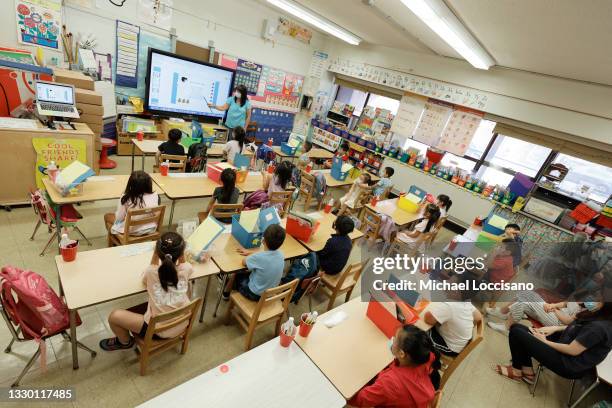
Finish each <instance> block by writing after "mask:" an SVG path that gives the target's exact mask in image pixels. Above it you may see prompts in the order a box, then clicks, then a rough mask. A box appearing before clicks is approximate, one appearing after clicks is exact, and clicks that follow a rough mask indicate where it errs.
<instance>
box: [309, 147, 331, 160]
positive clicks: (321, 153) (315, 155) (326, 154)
mask: <svg viewBox="0 0 612 408" xmlns="http://www.w3.org/2000/svg"><path fill="white" fill-rule="evenodd" d="M308 157H309V158H311V159H313V160H315V159H331V158H332V157H334V154H333V153H332V152H330V151H329V150H325V149H321V148H319V147H313V148H312V149H310V151H309V152H308Z"/></svg>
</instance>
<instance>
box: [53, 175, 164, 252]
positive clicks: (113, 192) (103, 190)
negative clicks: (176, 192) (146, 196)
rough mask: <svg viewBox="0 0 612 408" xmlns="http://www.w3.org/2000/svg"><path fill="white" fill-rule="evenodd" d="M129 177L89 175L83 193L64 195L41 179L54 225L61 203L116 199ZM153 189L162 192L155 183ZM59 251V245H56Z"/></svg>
mask: <svg viewBox="0 0 612 408" xmlns="http://www.w3.org/2000/svg"><path fill="white" fill-rule="evenodd" d="M129 178H130V176H129V175H127V174H120V175H118V174H115V175H112V176H93V177H89V178H88V179H87V180H86V181H85V182H84V183H83V194H79V195H74V196H66V197H63V196H62V195H61V194H60V193H59V192H58V191H57V190H56V189H55V187H54V186H53V185H52V183H51V180H49V179H48V178H45V179H43V183H44V185H45V189H46V190H47V193H48V194H49V198H50V199H51V203H49V204H51V205H53V206H54V211H55V214H56V216H55V218H56V219H55V222H56V224H55V225H60V220H59V217H60V211H57V209H58V208H59V206H60V205H62V204H75V203H85V202H91V201H101V200H112V199H117V198H119V197H121V196H122V195H123V192H124V191H125V186H126V185H127V182H128V179H129ZM153 190H154V191H155V192H156V193H157V194H162V193H163V191H162V189H160V188H159V187H157V186H156V185H153ZM56 235H57V242H58V244H59V241H60V228H56ZM58 251H59V245H58Z"/></svg>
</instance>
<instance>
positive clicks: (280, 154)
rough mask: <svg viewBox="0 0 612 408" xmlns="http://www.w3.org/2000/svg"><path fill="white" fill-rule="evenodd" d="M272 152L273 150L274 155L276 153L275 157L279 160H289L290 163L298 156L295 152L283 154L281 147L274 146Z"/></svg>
mask: <svg viewBox="0 0 612 408" xmlns="http://www.w3.org/2000/svg"><path fill="white" fill-rule="evenodd" d="M272 150H273V151H274V153H276V155H277V156H278V157H280V158H281V159H289V160H291V161H292V162H293V160H295V158H296V157H298V156H299V155H298V153H297V151H296V152H295V154H287V153H284V152H283V151H282V150H281V147H280V146H274V147H272Z"/></svg>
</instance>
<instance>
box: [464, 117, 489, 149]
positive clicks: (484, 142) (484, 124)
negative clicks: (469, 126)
mask: <svg viewBox="0 0 612 408" xmlns="http://www.w3.org/2000/svg"><path fill="white" fill-rule="evenodd" d="M495 125H496V123H495V122H493V121H490V120H484V119H483V120H481V121H480V125H478V129H476V133H475V134H474V138H472V141H471V143H470V145H469V146H468V149H467V150H466V151H465V155H464V156H468V157H472V158H474V159H480V158H481V157H482V155H483V154H484V152H485V150H486V149H487V146H488V145H489V143H490V142H491V138H492V137H493V129H495Z"/></svg>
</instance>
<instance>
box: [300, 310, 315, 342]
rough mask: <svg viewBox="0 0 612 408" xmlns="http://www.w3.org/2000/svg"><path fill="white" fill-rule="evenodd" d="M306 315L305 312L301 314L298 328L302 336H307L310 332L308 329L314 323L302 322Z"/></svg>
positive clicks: (310, 328)
mask: <svg viewBox="0 0 612 408" xmlns="http://www.w3.org/2000/svg"><path fill="white" fill-rule="evenodd" d="M306 316H307V314H306V313H304V314H303V315H302V318H301V322H300V326H299V330H298V333H299V335H300V336H302V337H308V335H309V334H310V331H311V330H312V327H313V326H314V323H313V324H306V322H304V319H305V318H306Z"/></svg>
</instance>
